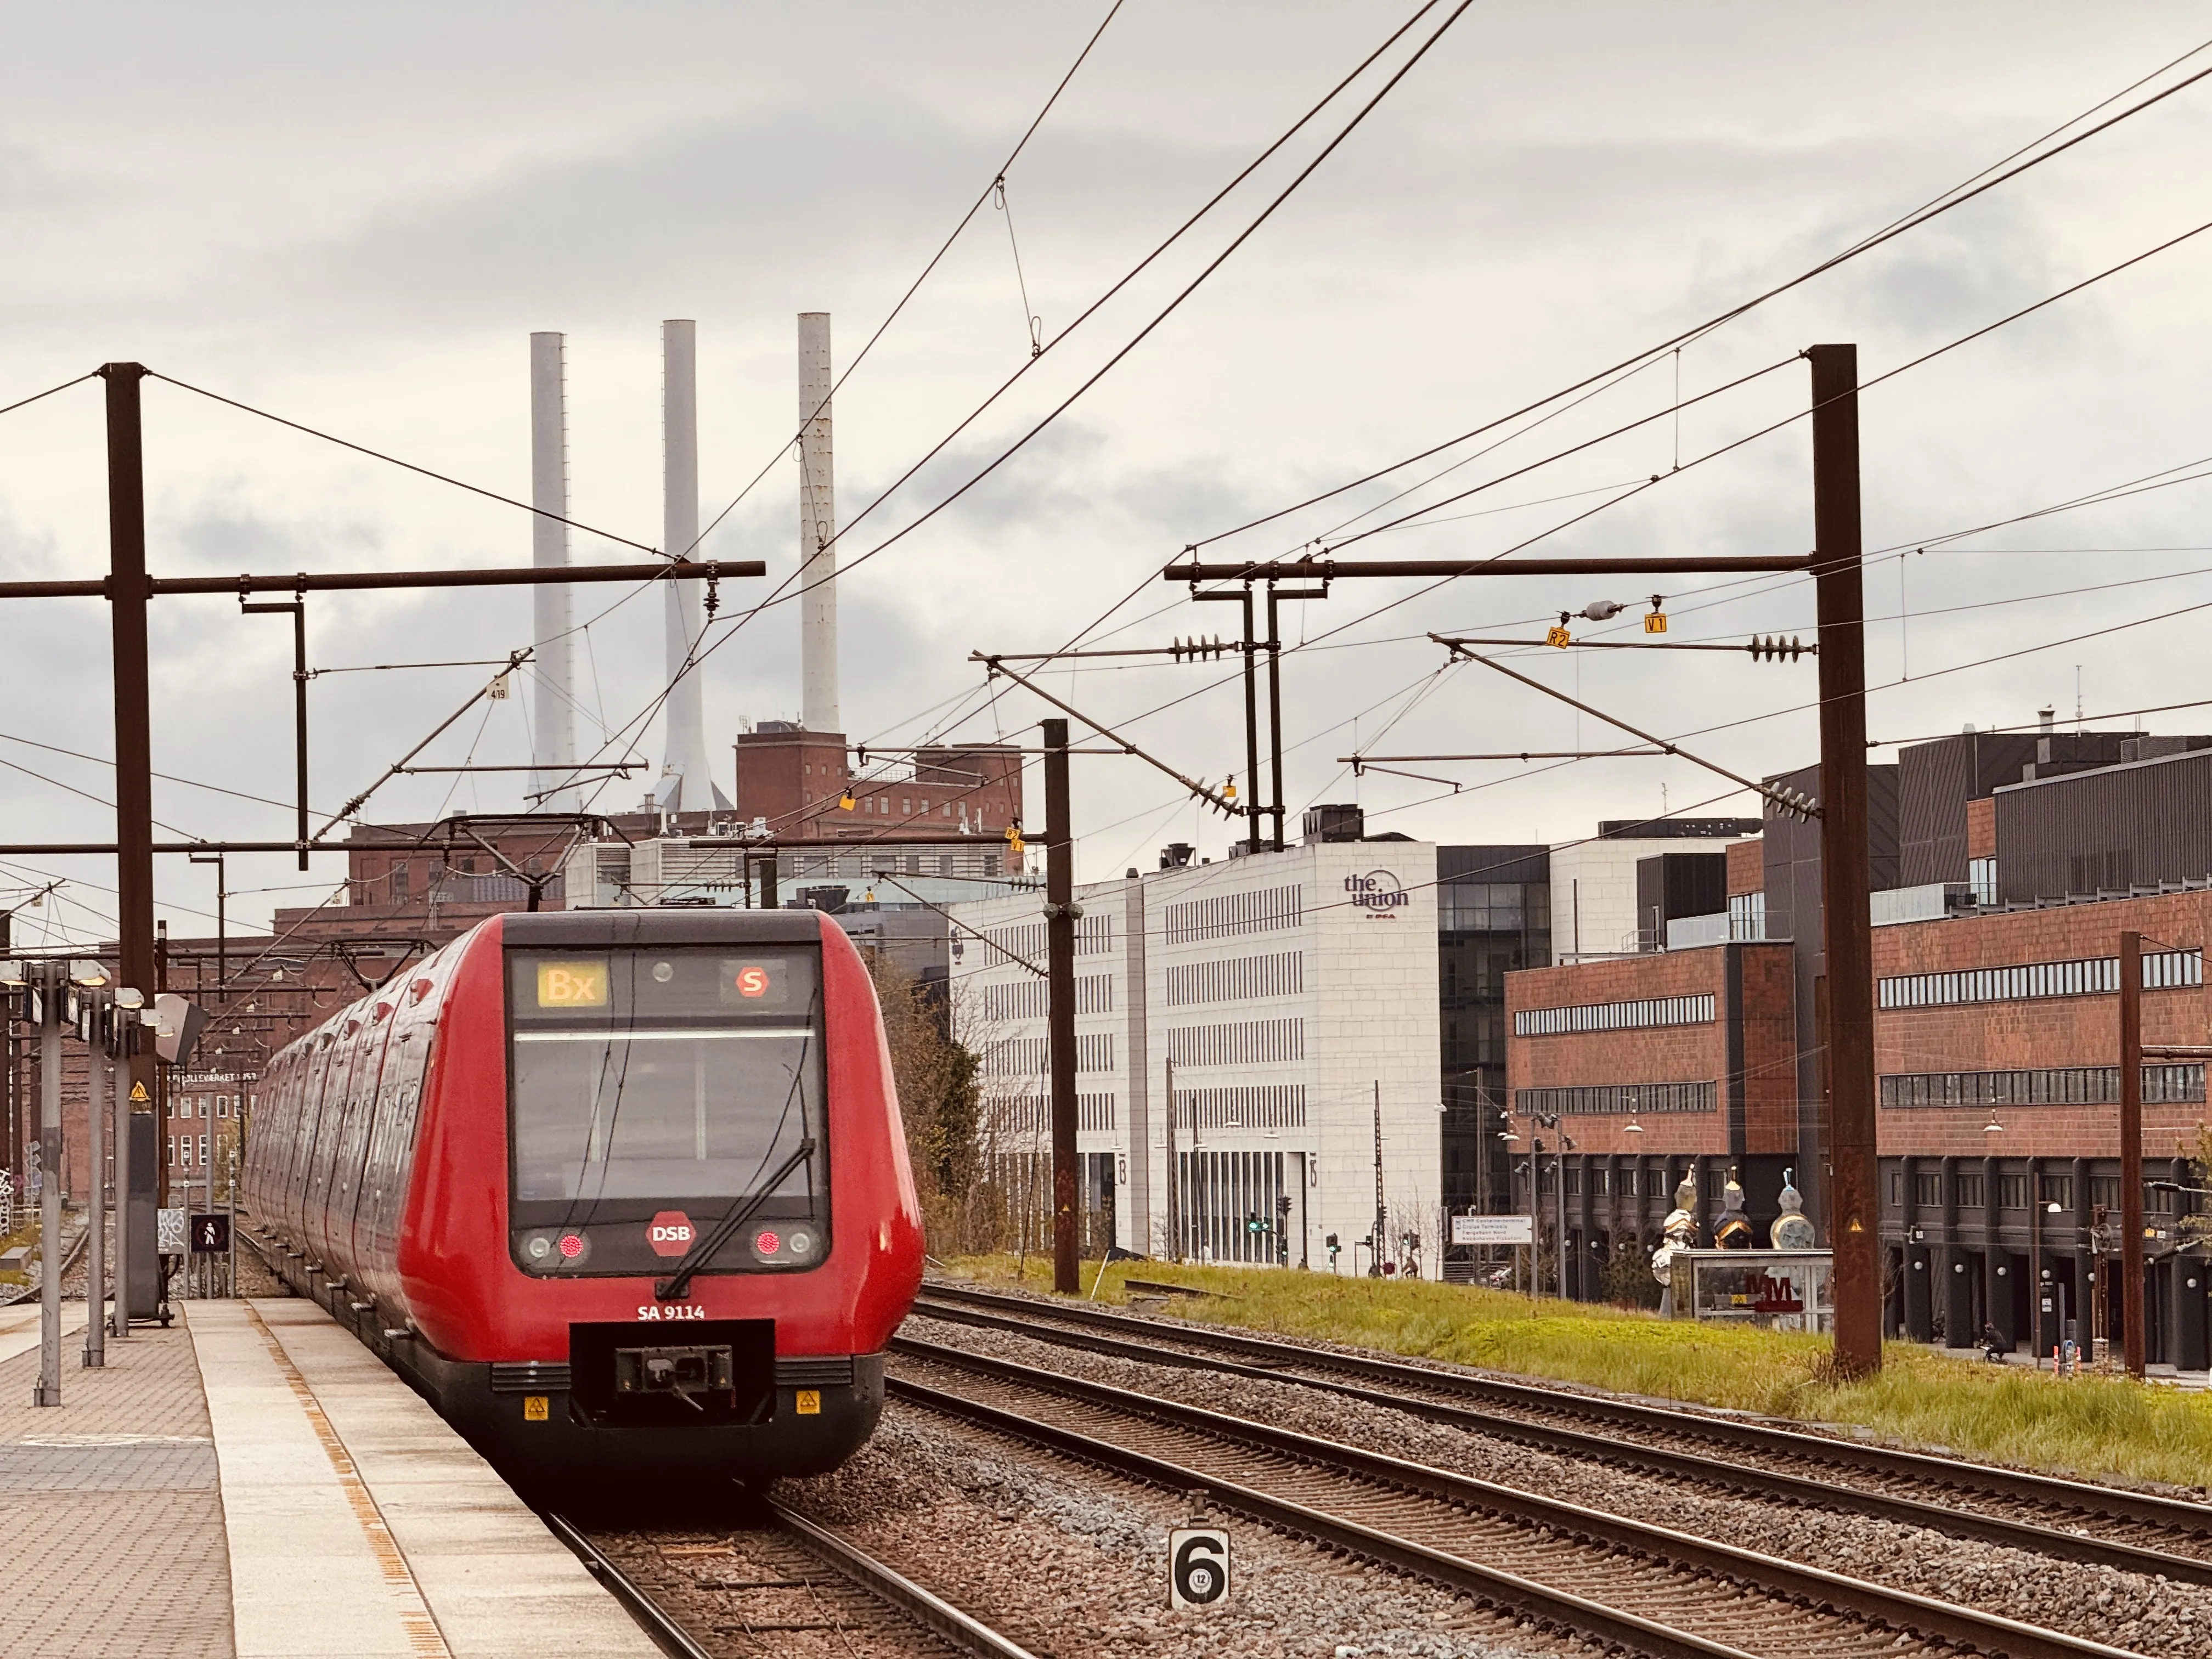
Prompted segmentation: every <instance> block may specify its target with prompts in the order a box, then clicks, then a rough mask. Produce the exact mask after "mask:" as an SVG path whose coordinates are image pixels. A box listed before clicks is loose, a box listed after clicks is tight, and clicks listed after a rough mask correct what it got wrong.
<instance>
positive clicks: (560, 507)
mask: <svg viewBox="0 0 2212 1659" xmlns="http://www.w3.org/2000/svg"><path fill="white" fill-rule="evenodd" d="M530 504H531V506H532V507H535V508H536V509H537V512H536V513H535V514H533V515H532V520H531V532H530V562H531V563H532V565H533V566H535V567H536V568H538V569H541V570H550V569H555V568H560V567H562V566H565V565H566V564H567V563H568V524H567V522H566V520H567V519H568V340H567V337H565V336H563V335H560V334H546V333H538V334H532V336H531V337H530ZM549 515H550V516H549ZM531 592H532V599H533V602H534V608H533V612H532V630H531V632H532V647H531V662H532V666H533V668H534V669H535V671H536V675H537V684H538V706H537V708H536V709H535V710H534V711H533V714H532V721H531V727H532V730H531V744H530V748H531V759H532V761H534V762H535V763H537V765H538V770H536V771H534V772H532V774H531V775H530V788H531V793H532V799H531V800H529V801H528V802H527V803H526V805H529V806H532V807H535V808H537V809H538V810H539V811H549V812H568V811H574V810H575V808H576V792H575V791H574V789H572V788H565V789H564V788H562V787H560V786H561V785H562V783H563V782H564V781H566V780H567V778H568V776H569V775H570V774H571V773H572V772H573V771H574V769H575V764H576V703H575V693H574V690H573V686H574V676H573V675H572V674H571V672H570V665H571V662H572V660H573V653H571V651H570V649H569V646H570V640H569V634H568V629H569V626H570V617H569V608H568V594H569V589H568V584H567V583H566V582H545V583H542V584H540V585H539V586H536V587H534V588H532V590H531ZM548 791H551V792H552V793H546V792H548Z"/></svg>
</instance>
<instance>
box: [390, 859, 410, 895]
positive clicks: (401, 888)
mask: <svg viewBox="0 0 2212 1659" xmlns="http://www.w3.org/2000/svg"><path fill="white" fill-rule="evenodd" d="M392 902H393V903H394V904H404V903H406V902H407V866H406V865H405V863H404V862H402V863H398V864H395V865H393V866H392Z"/></svg>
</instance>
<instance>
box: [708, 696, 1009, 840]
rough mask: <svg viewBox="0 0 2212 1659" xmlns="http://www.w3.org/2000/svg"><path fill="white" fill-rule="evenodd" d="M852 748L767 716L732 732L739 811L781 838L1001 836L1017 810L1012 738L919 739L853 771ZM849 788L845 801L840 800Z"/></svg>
mask: <svg viewBox="0 0 2212 1659" xmlns="http://www.w3.org/2000/svg"><path fill="white" fill-rule="evenodd" d="M865 753H866V751H865V750H864V751H862V754H863V755H864V756H865ZM853 760H854V756H852V755H851V754H849V753H848V751H847V750H846V747H845V739H844V738H843V737H842V736H841V735H840V734H839V733H837V732H809V731H806V730H805V728H803V727H801V726H795V725H793V724H792V723H791V722H790V721H787V720H763V721H762V722H761V723H760V724H759V725H758V726H756V727H755V728H754V729H753V730H752V731H750V732H740V733H739V734H738V790H737V797H736V800H737V809H736V810H737V815H738V817H739V819H740V820H742V821H745V822H748V823H757V824H758V825H759V826H760V827H762V828H763V829H766V830H767V831H768V833H769V834H771V835H773V836H775V837H776V838H777V839H778V840H780V841H826V840H849V839H853V838H856V837H863V836H870V835H878V834H882V833H884V832H885V831H887V830H891V829H896V830H898V831H900V832H901V833H903V834H909V835H910V834H915V833H923V834H927V833H932V832H941V833H943V834H945V835H947V836H952V835H960V836H971V835H972V836H1002V835H1004V834H1005V832H1006V826H1007V825H1008V824H1010V823H1018V822H1019V820H1020V818H1021V816H1022V762H1021V752H1020V750H1018V749H1017V748H1015V747H1014V746H1012V744H973V745H969V746H966V747H962V748H935V749H921V750H916V751H915V754H914V756H913V757H912V759H911V762H910V763H902V764H900V765H898V766H896V768H887V767H886V766H885V765H884V763H883V761H882V760H881V759H880V758H878V760H877V761H876V762H875V763H872V764H870V765H867V766H866V767H864V768H862V769H860V770H858V771H856V770H855V769H854V766H853V764H852V762H853ZM848 789H849V790H850V791H851V792H852V794H853V806H852V808H851V810H850V811H848V810H846V809H845V808H844V807H843V806H842V805H840V802H841V800H842V797H843V796H844V794H845V792H846V791H847V790H848Z"/></svg>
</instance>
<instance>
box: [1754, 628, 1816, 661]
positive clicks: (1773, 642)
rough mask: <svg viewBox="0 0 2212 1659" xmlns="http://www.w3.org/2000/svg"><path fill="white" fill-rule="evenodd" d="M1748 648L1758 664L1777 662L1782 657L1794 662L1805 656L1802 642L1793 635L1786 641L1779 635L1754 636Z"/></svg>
mask: <svg viewBox="0 0 2212 1659" xmlns="http://www.w3.org/2000/svg"><path fill="white" fill-rule="evenodd" d="M1748 648H1749V650H1750V652H1751V654H1752V657H1753V659H1754V660H1756V661H1759V662H1779V661H1780V660H1781V659H1783V658H1784V657H1787V658H1788V659H1790V661H1791V662H1796V660H1797V659H1798V658H1800V657H1802V656H1803V655H1804V654H1805V645H1804V642H1803V641H1802V640H1800V639H1799V638H1798V637H1797V635H1795V634H1792V635H1790V637H1789V638H1788V639H1786V640H1785V639H1784V638H1783V637H1782V636H1781V635H1779V634H1769V635H1757V634H1755V635H1753V636H1752V641H1751V644H1750V646H1749V647H1748Z"/></svg>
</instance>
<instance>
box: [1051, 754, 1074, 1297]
mask: <svg viewBox="0 0 2212 1659" xmlns="http://www.w3.org/2000/svg"><path fill="white" fill-rule="evenodd" d="M1044 747H1045V757H1044V811H1045V832H1044V878H1045V907H1044V915H1045V1000H1046V1007H1045V1012H1046V1016H1047V1018H1046V1022H1045V1025H1046V1031H1047V1034H1048V1035H1047V1037H1046V1045H1047V1048H1048V1051H1049V1054H1050V1060H1051V1071H1052V1287H1053V1289H1054V1290H1055V1291H1059V1292H1060V1294H1061V1295H1063V1296H1073V1295H1074V1294H1076V1293H1077V1292H1078V1291H1080V1290H1081V1289H1082V1285H1081V1282H1080V1277H1079V1273H1078V1269H1077V1244H1078V1242H1079V1241H1078V1239H1077V1237H1076V1220H1077V1216H1076V1207H1075V1206H1076V1182H1075V1128H1076V1115H1075V868H1074V865H1075V843H1074V842H1073V838H1072V834H1071V825H1070V823H1069V818H1068V802H1067V722H1066V720H1046V721H1045V722H1044Z"/></svg>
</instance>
